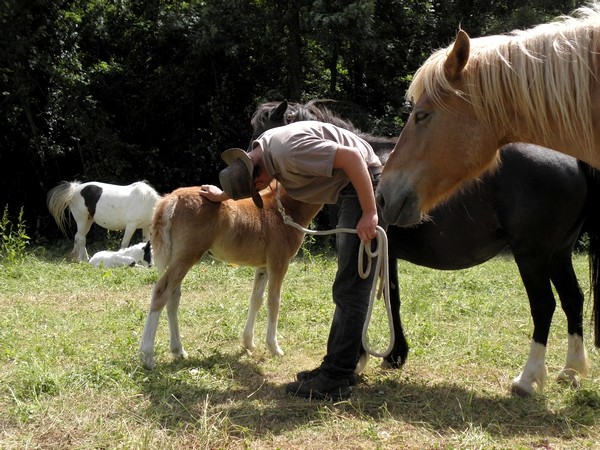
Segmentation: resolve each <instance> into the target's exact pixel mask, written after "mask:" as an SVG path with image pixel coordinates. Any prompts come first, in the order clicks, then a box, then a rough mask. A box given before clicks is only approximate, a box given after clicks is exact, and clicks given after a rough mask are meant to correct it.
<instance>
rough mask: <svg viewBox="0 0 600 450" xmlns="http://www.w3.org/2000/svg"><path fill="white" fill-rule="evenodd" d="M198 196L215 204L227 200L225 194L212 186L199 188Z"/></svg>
mask: <svg viewBox="0 0 600 450" xmlns="http://www.w3.org/2000/svg"><path fill="white" fill-rule="evenodd" d="M200 195H201V196H202V197H205V198H207V199H208V200H210V201H211V202H215V203H219V202H222V201H224V200H227V199H228V198H229V197H228V196H227V194H226V193H225V192H223V191H222V190H221V189H219V188H218V187H217V186H213V185H212V184H203V185H202V186H200Z"/></svg>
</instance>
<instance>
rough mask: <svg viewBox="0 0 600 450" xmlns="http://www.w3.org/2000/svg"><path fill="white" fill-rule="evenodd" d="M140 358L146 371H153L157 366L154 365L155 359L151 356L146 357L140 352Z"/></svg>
mask: <svg viewBox="0 0 600 450" xmlns="http://www.w3.org/2000/svg"><path fill="white" fill-rule="evenodd" d="M139 358H140V362H141V363H142V366H143V367H144V369H148V370H152V369H154V367H155V366H156V364H155V363H154V358H153V357H152V356H151V355H146V354H145V353H144V352H140V354H139Z"/></svg>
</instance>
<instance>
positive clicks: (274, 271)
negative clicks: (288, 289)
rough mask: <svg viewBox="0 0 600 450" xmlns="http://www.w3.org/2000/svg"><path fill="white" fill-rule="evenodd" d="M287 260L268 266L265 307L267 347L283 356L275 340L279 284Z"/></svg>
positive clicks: (279, 292)
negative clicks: (283, 262) (267, 290)
mask: <svg viewBox="0 0 600 450" xmlns="http://www.w3.org/2000/svg"><path fill="white" fill-rule="evenodd" d="M288 266H289V260H288V261H286V263H285V264H280V265H278V266H277V267H269V292H268V295H267V307H268V309H269V314H268V316H267V347H268V348H269V350H271V354H273V355H275V356H283V350H281V347H279V344H278V342H277V320H278V318H279V307H280V304H281V286H282V285H283V278H284V277H285V274H286V273H287V269H288Z"/></svg>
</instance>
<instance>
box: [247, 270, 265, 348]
mask: <svg viewBox="0 0 600 450" xmlns="http://www.w3.org/2000/svg"><path fill="white" fill-rule="evenodd" d="M267 278H268V276H267V270H266V269H265V268H264V267H261V268H257V269H256V270H255V271H254V284H253V286H252V295H251V296H250V308H249V309H248V317H247V318H246V326H245V327H244V333H243V335H242V339H243V345H244V348H245V349H246V350H248V351H252V350H254V348H255V347H256V346H255V345H254V325H255V324H256V318H257V316H258V311H259V309H260V307H261V306H262V302H263V296H264V293H265V286H266V285H267Z"/></svg>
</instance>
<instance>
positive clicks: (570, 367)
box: [558, 334, 590, 387]
mask: <svg viewBox="0 0 600 450" xmlns="http://www.w3.org/2000/svg"><path fill="white" fill-rule="evenodd" d="M568 339H569V341H568V342H569V343H568V347H567V361H566V363H565V367H563V369H562V370H561V371H560V373H559V374H558V381H560V382H565V383H569V384H571V385H573V386H575V387H577V386H579V377H585V376H586V375H587V374H588V373H589V371H590V360H589V358H588V355H587V352H586V350H585V345H584V344H583V338H582V337H581V336H579V335H578V334H569V337H568Z"/></svg>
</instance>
